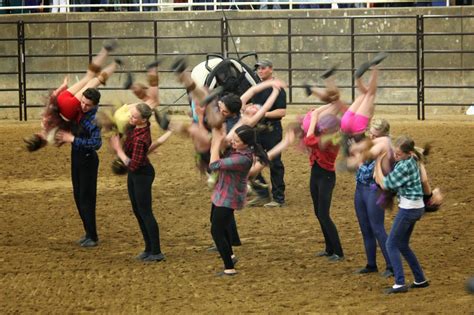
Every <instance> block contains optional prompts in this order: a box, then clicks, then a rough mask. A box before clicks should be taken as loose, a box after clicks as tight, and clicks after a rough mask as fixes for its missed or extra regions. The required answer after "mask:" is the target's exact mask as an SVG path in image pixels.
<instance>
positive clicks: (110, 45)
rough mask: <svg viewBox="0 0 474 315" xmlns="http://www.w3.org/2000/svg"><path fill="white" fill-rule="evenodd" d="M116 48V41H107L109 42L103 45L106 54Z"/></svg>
mask: <svg viewBox="0 0 474 315" xmlns="http://www.w3.org/2000/svg"><path fill="white" fill-rule="evenodd" d="M117 46H118V42H117V40H116V39H114V40H111V41H109V42H107V43H105V44H104V48H105V50H107V51H108V52H112V51H114V50H115V49H116V48H117Z"/></svg>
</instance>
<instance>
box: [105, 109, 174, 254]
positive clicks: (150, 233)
mask: <svg viewBox="0 0 474 315" xmlns="http://www.w3.org/2000/svg"><path fill="white" fill-rule="evenodd" d="M152 113H153V111H152V109H151V108H150V107H149V106H148V105H147V104H144V103H140V104H138V105H136V106H135V107H132V108H131V110H130V125H131V126H132V128H131V129H130V130H129V131H128V132H127V136H126V140H125V142H124V143H123V146H122V145H121V144H120V138H119V136H118V135H116V136H113V137H112V138H111V139H110V143H111V146H112V148H113V149H114V150H115V152H116V153H117V155H118V157H119V158H120V159H121V160H122V162H123V163H124V164H125V165H126V166H127V168H128V179H127V185H128V195H129V197H130V201H131V203H132V209H133V213H134V214H135V217H136V218H137V221H138V224H139V226H140V230H141V232H142V234H143V239H144V240H145V249H144V251H143V252H142V253H140V254H139V255H138V256H137V259H139V260H142V261H162V260H164V259H165V256H164V255H163V253H162V252H161V247H160V231H159V227H158V223H157V222H156V219H155V217H154V215H153V210H152V198H151V185H152V183H153V180H154V179H155V170H154V168H153V165H151V163H150V160H149V159H148V152H149V148H150V146H151V133H150V122H149V119H150V116H151V115H152Z"/></svg>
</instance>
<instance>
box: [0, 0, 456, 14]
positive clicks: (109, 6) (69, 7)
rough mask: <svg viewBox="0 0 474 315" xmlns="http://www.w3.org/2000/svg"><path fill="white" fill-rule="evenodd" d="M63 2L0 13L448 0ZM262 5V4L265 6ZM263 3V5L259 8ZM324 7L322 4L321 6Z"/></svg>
mask: <svg viewBox="0 0 474 315" xmlns="http://www.w3.org/2000/svg"><path fill="white" fill-rule="evenodd" d="M65 2H66V3H64V4H56V5H40V6H38V5H36V6H35V5H25V3H26V1H25V0H23V1H20V0H16V1H11V3H10V5H3V6H2V7H0V13H2V12H12V13H28V12H38V11H39V12H46V11H47V10H51V11H52V12H55V13H56V12H74V11H83V10H87V11H90V9H96V10H99V9H102V10H117V11H120V10H127V11H139V12H147V11H165V10H173V9H185V10H188V11H192V10H203V9H204V10H207V11H219V10H222V9H227V10H259V9H265V8H266V7H273V6H276V8H281V7H283V8H285V9H286V8H288V9H290V10H291V9H297V8H300V6H304V7H302V8H319V6H320V5H323V6H324V5H327V6H329V8H332V9H336V8H338V7H341V8H347V7H348V5H352V7H358V8H366V7H367V8H368V7H370V6H371V5H377V4H380V5H383V4H405V5H414V6H417V5H418V6H424V5H427V4H428V5H433V6H449V5H450V3H449V0H444V1H443V0H441V1H432V0H371V1H361V0H306V1H305V0H294V1H293V0H267V1H234V0H229V1H217V0H207V1H200V2H193V0H178V1H172V2H171V1H166V2H164V1H162V0H157V1H155V2H154V3H144V2H143V0H136V1H135V3H116V1H113V0H112V1H107V2H108V3H101V4H74V3H71V1H69V0H67V1H65ZM265 6H266V7H265ZM262 7H263V8H262ZM322 8H326V7H322Z"/></svg>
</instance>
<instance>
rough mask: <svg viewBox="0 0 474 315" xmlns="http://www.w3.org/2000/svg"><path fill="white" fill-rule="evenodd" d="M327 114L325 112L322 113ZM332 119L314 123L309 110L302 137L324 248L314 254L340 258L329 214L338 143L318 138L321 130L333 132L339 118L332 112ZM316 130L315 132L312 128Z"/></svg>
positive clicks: (337, 259) (338, 124) (337, 238)
mask: <svg viewBox="0 0 474 315" xmlns="http://www.w3.org/2000/svg"><path fill="white" fill-rule="evenodd" d="M326 117H328V116H326ZM333 118H334V119H333V123H332V124H327V125H326V126H324V127H322V126H318V128H317V126H316V125H317V121H318V112H317V111H313V112H312V113H311V122H310V125H309V129H308V132H307V133H306V135H305V137H304V139H303V141H304V144H305V145H306V146H307V147H308V148H309V150H310V157H309V160H310V164H311V178H310V191H311V198H312V199H313V205H314V213H315V214H316V217H317V219H318V221H319V223H320V225H321V230H322V232H323V235H324V240H325V243H326V248H325V250H324V251H322V252H320V253H317V254H316V255H317V256H318V257H328V259H329V260H330V261H340V260H343V259H344V252H343V251H342V246H341V241H340V239H339V234H338V232H337V228H336V225H335V224H334V222H333V221H332V219H331V216H330V215H329V210H330V208H331V199H332V191H333V190H334V186H335V185H336V172H335V161H336V157H337V154H338V152H339V145H338V144H337V145H335V144H333V143H332V142H331V141H326V142H324V141H322V140H321V138H322V137H323V136H324V135H325V134H330V133H334V132H337V131H338V130H339V126H340V121H339V119H338V118H337V117H335V116H333ZM316 130H317V132H315V131H316Z"/></svg>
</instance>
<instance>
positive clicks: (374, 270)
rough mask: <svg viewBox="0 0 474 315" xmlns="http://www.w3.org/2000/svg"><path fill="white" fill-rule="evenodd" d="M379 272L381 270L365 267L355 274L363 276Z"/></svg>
mask: <svg viewBox="0 0 474 315" xmlns="http://www.w3.org/2000/svg"><path fill="white" fill-rule="evenodd" d="M378 271H379V269H378V268H377V267H371V266H365V267H364V268H361V269H358V270H356V271H355V272H354V273H356V274H360V275H362V274H366V273H374V272H378Z"/></svg>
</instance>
